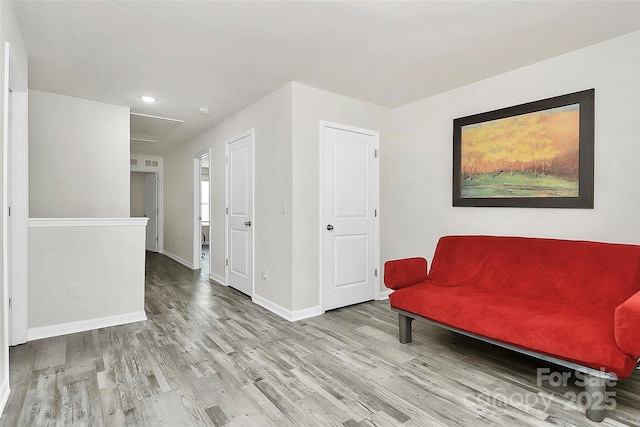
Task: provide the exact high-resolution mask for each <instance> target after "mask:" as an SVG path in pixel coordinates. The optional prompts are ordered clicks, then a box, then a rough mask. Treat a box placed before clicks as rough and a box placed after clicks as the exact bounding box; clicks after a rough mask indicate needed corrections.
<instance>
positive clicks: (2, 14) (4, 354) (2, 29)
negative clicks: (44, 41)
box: [0, 2, 28, 413]
mask: <svg viewBox="0 0 640 427" xmlns="http://www.w3.org/2000/svg"><path fill="white" fill-rule="evenodd" d="M7 42H8V43H9V44H10V52H11V63H12V66H15V68H14V69H12V73H14V74H19V75H21V76H22V77H24V78H25V83H26V78H27V55H28V54H27V49H26V47H25V44H24V40H23V38H22V34H21V31H20V28H19V26H18V23H17V20H16V17H15V14H14V12H13V6H12V5H11V3H8V2H0V58H2V64H4V58H5V53H6V52H5V43H7ZM16 71H17V73H15V72H16ZM6 77H7V76H6V75H5V70H4V65H3V66H0V82H3V88H4V82H5V78H6ZM12 77H15V75H14V76H12ZM14 89H15V88H14ZM21 89H22V88H21ZM24 90H25V91H26V87H25V88H24ZM5 101H6V99H5V95H4V89H2V90H0V117H2V118H3V119H4V117H5V113H6V112H5V108H4V105H5ZM0 129H1V131H2V132H1V134H2V135H4V134H5V132H6V131H7V129H6V128H5V124H4V120H0ZM5 142H6V140H5V139H4V138H3V142H2V144H3V149H2V150H0V162H2V163H0V164H4V160H5V159H4V151H5V149H6V146H5ZM3 172H6V170H4V168H3ZM0 180H1V181H2V182H1V185H0V192H2V197H0V210H1V211H2V212H7V207H6V206H5V203H4V200H5V192H4V191H5V186H6V185H7V184H8V182H7V180H6V176H5V174H4V173H3V174H0ZM14 184H16V183H14ZM22 184H24V185H23V187H26V182H24V183H22ZM22 196H24V194H22ZM14 199H15V195H14ZM22 214H23V213H21V215H22ZM25 216H26V214H25ZM24 234H25V240H26V230H24ZM6 235H7V223H6V222H5V221H4V220H3V221H2V227H0V239H2V240H1V241H4V239H5V237H6ZM14 237H15V236H14ZM25 245H26V243H25ZM5 250H6V248H5V247H4V245H0V277H2V286H0V413H1V411H2V410H3V409H4V407H5V404H6V402H7V399H8V397H9V341H8V336H7V334H8V310H7V301H8V295H7V293H8V288H7V287H8V285H9V283H8V281H7V277H6V276H7V265H5V261H6V257H7V253H6V252H5ZM21 264H22V261H21Z"/></svg>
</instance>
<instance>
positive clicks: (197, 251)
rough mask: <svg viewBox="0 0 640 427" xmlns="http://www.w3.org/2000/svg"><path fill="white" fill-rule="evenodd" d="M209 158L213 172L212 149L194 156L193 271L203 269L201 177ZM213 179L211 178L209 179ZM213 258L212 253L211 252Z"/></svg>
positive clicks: (208, 272) (209, 272)
mask: <svg viewBox="0 0 640 427" xmlns="http://www.w3.org/2000/svg"><path fill="white" fill-rule="evenodd" d="M204 156H208V157H209V170H211V149H210V148H207V149H206V150H202V151H198V152H197V153H196V154H194V155H193V269H194V270H200V269H201V268H202V258H201V256H202V245H201V244H200V236H201V235H202V226H201V224H200V223H201V217H200V204H201V203H202V199H201V195H200V175H201V174H202V158H203V157H204ZM209 179H211V178H209ZM209 200H211V183H209ZM209 224H211V202H209ZM209 241H211V226H209ZM209 256H211V252H209ZM209 274H211V262H209V271H207V275H209Z"/></svg>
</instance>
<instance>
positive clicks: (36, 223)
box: [29, 217, 149, 228]
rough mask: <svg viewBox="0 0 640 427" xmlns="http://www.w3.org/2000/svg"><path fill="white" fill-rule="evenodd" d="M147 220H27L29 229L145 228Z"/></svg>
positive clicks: (138, 218) (137, 218)
mask: <svg viewBox="0 0 640 427" xmlns="http://www.w3.org/2000/svg"><path fill="white" fill-rule="evenodd" d="M147 221H149V218H142V217H136V218H29V228H49V227H128V226H146V225H147Z"/></svg>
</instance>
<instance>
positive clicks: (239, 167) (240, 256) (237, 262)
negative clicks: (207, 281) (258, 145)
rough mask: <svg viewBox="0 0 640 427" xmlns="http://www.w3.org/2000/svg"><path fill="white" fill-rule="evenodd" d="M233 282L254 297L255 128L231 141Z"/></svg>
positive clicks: (229, 211) (229, 204)
mask: <svg viewBox="0 0 640 427" xmlns="http://www.w3.org/2000/svg"><path fill="white" fill-rule="evenodd" d="M226 159H227V245H228V246H227V256H228V258H227V261H228V279H227V283H228V285H229V286H231V287H233V288H235V289H237V290H239V291H240V292H242V293H244V294H246V295H249V296H250V297H253V276H254V275H253V131H251V132H248V133H246V134H244V135H243V136H241V137H239V138H237V139H234V140H232V141H231V142H229V143H228V144H227V158H226Z"/></svg>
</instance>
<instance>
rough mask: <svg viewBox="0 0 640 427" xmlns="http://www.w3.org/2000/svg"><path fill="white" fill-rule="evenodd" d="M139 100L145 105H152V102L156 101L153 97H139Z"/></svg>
mask: <svg viewBox="0 0 640 427" xmlns="http://www.w3.org/2000/svg"><path fill="white" fill-rule="evenodd" d="M140 99H141V100H143V101H144V102H146V103H147V104H153V103H154V102H156V101H157V99H155V98H154V97H153V96H149V95H142V96H141V97H140Z"/></svg>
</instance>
